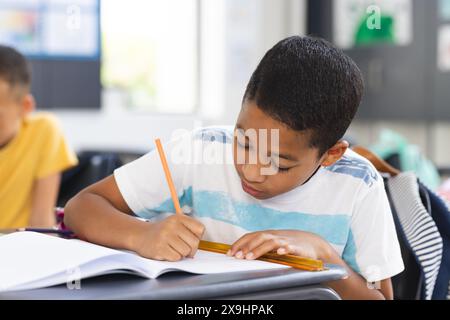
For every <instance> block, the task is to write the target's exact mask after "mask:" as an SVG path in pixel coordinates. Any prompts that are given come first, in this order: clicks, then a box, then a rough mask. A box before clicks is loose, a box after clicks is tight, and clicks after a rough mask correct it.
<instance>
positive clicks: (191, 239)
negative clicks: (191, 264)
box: [178, 228, 200, 257]
mask: <svg viewBox="0 0 450 320" xmlns="http://www.w3.org/2000/svg"><path fill="white" fill-rule="evenodd" d="M178 236H179V237H180V238H181V239H182V240H183V241H184V242H186V243H187V245H188V246H189V248H190V249H191V250H190V253H189V256H190V257H193V256H194V255H195V252H197V249H198V244H199V243H200V239H199V238H197V236H196V235H195V234H193V233H192V232H191V231H190V230H189V229H188V228H183V229H182V230H180V231H179V232H178Z"/></svg>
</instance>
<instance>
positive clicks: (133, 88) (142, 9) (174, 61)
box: [101, 0, 198, 113]
mask: <svg viewBox="0 0 450 320" xmlns="http://www.w3.org/2000/svg"><path fill="white" fill-rule="evenodd" d="M197 15H198V0H164V1H161V0H145V1H142V0H127V1H114V0H103V1H101V32H102V74H101V76H102V84H103V87H104V90H105V94H106V95H108V94H109V95H111V94H112V95H114V96H116V97H117V96H119V97H121V98H122V100H121V101H122V103H121V104H122V105H123V106H124V107H127V108H129V109H132V110H146V111H155V112H168V113H191V112H193V111H194V110H195V108H196V105H197V104H198V94H197V91H198V62H197V60H198V52H197V51H198V17H197ZM109 101H111V100H110V99H104V103H103V104H104V107H109V106H108V103H109ZM114 101H118V99H117V98H116V99H114Z"/></svg>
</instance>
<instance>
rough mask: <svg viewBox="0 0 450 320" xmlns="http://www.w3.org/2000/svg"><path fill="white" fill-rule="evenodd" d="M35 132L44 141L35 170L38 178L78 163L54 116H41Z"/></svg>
mask: <svg viewBox="0 0 450 320" xmlns="http://www.w3.org/2000/svg"><path fill="white" fill-rule="evenodd" d="M37 134H38V135H40V136H41V137H42V141H44V142H43V143H42V149H41V150H40V157H39V163H38V164H37V170H36V177H37V178H38V179H39V178H44V177H46V176H49V175H51V174H54V173H58V172H61V171H64V170H66V169H68V168H70V167H72V166H74V165H76V164H77V163H78V160H77V157H76V155H75V153H74V152H73V151H72V149H71V148H70V147H69V145H68V144H67V141H66V139H65V137H64V135H63V132H62V130H61V128H60V126H59V123H58V121H57V120H56V118H55V117H53V116H51V115H45V116H43V117H42V118H41V119H40V120H39V124H38V127H37Z"/></svg>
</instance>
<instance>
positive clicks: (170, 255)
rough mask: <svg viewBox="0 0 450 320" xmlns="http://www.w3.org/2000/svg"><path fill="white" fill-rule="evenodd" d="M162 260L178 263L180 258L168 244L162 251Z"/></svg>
mask: <svg viewBox="0 0 450 320" xmlns="http://www.w3.org/2000/svg"><path fill="white" fill-rule="evenodd" d="M163 258H164V260H167V261H178V260H180V259H181V258H182V256H181V255H180V254H179V253H178V251H176V250H175V249H174V248H173V247H172V246H171V245H170V244H169V245H167V247H166V248H165V250H164V254H163Z"/></svg>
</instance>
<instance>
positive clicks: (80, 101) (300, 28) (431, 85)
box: [0, 0, 450, 197]
mask: <svg viewBox="0 0 450 320" xmlns="http://www.w3.org/2000/svg"><path fill="white" fill-rule="evenodd" d="M299 34H300V35H306V34H311V35H317V36H320V37H324V38H326V39H328V40H330V41H332V42H333V43H334V44H336V45H337V46H338V47H340V48H342V49H344V50H345V52H346V53H348V54H349V55H350V56H351V57H352V58H353V59H354V60H355V61H356V62H357V64H358V65H359V66H360V68H361V70H362V71H363V73H364V77H365V82H366V92H365V95H364V98H363V101H362V105H361V107H360V110H359V112H358V115H357V119H356V121H355V122H354V123H353V124H352V126H351V128H350V129H349V131H348V133H347V137H348V139H349V140H350V141H351V142H352V143H354V144H359V145H362V146H365V147H368V148H371V149H372V150H373V151H375V152H376V153H377V154H379V155H380V156H382V157H383V158H384V159H386V160H388V161H389V162H390V163H391V164H393V165H394V166H397V167H400V169H402V170H414V171H416V173H417V174H418V175H419V177H421V179H422V180H424V181H425V182H427V183H428V184H429V185H430V187H432V188H433V189H439V190H440V191H441V192H443V193H445V192H448V194H449V197H450V191H449V189H450V186H448V185H447V186H446V185H445V181H446V179H447V178H448V176H449V175H450V151H449V149H450V1H449V0H427V1H423V0H371V1H366V0H309V1H308V0H127V1H117V0H102V1H100V0H2V1H1V2H0V43H2V44H9V45H12V46H14V47H15V48H17V49H18V50H20V51H21V52H22V53H24V54H25V55H26V56H27V58H28V59H29V60H30V62H31V66H32V72H33V79H32V92H33V94H34V95H35V98H36V100H37V105H38V109H39V110H48V111H52V112H54V113H55V114H56V115H57V116H58V118H59V119H60V121H61V123H62V126H63V130H64V132H65V134H66V136H67V138H68V140H69V142H70V144H71V145H72V146H73V147H74V148H75V150H76V151H77V152H79V153H80V154H81V153H82V152H87V151H88V152H94V153H95V152H115V153H117V154H120V155H122V156H124V157H125V158H126V156H128V158H126V159H125V160H124V159H123V158H121V161H125V162H126V161H128V160H127V159H130V158H132V157H133V156H137V155H139V154H142V153H144V152H146V151H148V150H149V149H150V148H152V145H153V139H154V138H155V137H161V138H162V139H169V138H170V136H171V135H172V133H173V132H174V131H175V130H177V129H181V128H184V129H191V128H194V127H197V126H204V125H215V124H233V123H234V121H235V119H236V117H237V115H238V112H239V109H240V105H241V99H242V95H243V92H244V90H245V86H246V84H247V81H248V80H249V78H250V75H251V73H252V71H253V70H254V68H255V67H256V65H257V64H258V62H259V60H260V59H261V58H262V56H263V54H264V53H265V52H266V51H267V50H268V49H269V48H270V47H271V46H273V45H274V44H275V43H276V42H278V41H279V40H281V39H282V38H285V37H287V36H289V35H299Z"/></svg>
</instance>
